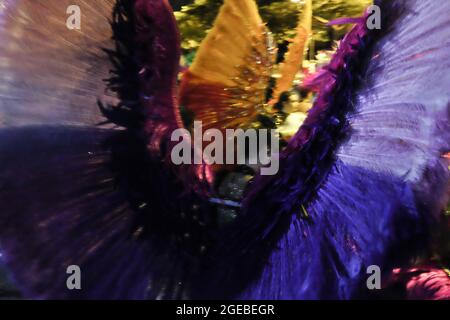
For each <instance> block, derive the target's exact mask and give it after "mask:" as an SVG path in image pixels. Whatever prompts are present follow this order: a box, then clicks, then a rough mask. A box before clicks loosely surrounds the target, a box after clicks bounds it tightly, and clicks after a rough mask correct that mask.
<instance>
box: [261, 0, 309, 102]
mask: <svg viewBox="0 0 450 320" xmlns="http://www.w3.org/2000/svg"><path fill="white" fill-rule="evenodd" d="M311 30H312V0H306V3H305V7H304V10H303V12H302V14H301V15H300V18H299V23H298V26H297V34H296V36H295V38H294V39H293V40H292V42H291V44H290V45H289V49H288V52H287V54H286V58H285V61H284V63H283V64H282V66H281V68H280V78H279V79H278V81H277V83H276V86H275V89H274V92H273V94H272V100H271V101H270V104H271V105H273V104H275V103H276V102H278V100H279V99H280V96H281V94H282V93H283V92H285V91H288V90H290V89H291V88H292V84H293V82H294V80H295V77H296V75H297V73H298V72H299V70H300V69H301V67H302V65H303V58H304V56H305V51H306V50H305V49H306V48H307V46H308V42H309V39H310V34H311Z"/></svg>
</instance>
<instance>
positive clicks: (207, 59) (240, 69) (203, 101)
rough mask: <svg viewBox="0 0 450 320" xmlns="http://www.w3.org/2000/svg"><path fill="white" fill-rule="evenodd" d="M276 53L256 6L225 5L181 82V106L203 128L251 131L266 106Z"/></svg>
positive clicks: (239, 1)
mask: <svg viewBox="0 0 450 320" xmlns="http://www.w3.org/2000/svg"><path fill="white" fill-rule="evenodd" d="M275 51H276V50H275V47H274V46H273V44H272V43H271V37H270V34H269V32H268V30H267V28H266V26H265V25H264V23H263V21H262V19H261V17H260V15H259V12H258V8H257V6H256V3H255V2H254V0H225V3H224V4H223V6H222V8H221V9H220V12H219V15H218V17H217V19H216V21H215V23H214V26H213V28H212V30H211V31H210V32H209V33H208V35H207V37H206V38H205V40H204V41H203V42H202V44H201V46H200V48H199V50H198V52H197V55H196V58H195V60H194V62H193V64H192V66H191V68H190V69H189V71H187V72H186V73H185V75H184V76H183V80H182V84H181V87H180V104H181V105H182V106H183V107H185V108H186V109H187V110H189V111H191V112H193V113H194V116H195V119H196V120H201V121H202V122H203V125H204V127H207V128H208V127H209V128H218V129H234V128H245V127H249V126H250V125H251V124H252V123H253V122H254V120H255V117H256V115H257V114H258V109H259V108H260V107H262V106H263V105H264V103H265V102H266V89H267V85H268V83H269V80H270V77H271V75H272V67H273V64H274V59H275Z"/></svg>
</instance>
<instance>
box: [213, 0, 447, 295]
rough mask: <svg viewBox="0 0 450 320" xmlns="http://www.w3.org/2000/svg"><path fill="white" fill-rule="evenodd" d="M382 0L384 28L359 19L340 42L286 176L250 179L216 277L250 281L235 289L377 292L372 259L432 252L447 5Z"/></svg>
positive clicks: (439, 187)
mask: <svg viewBox="0 0 450 320" xmlns="http://www.w3.org/2000/svg"><path fill="white" fill-rule="evenodd" d="M376 4H377V5H378V6H379V7H380V8H381V14H382V27H381V30H376V29H374V30H369V29H368V28H367V25H366V22H365V19H361V20H360V22H359V23H358V24H357V25H356V26H355V27H354V29H353V30H352V31H351V32H350V34H348V35H347V37H346V38H345V39H344V40H343V41H342V43H341V45H340V48H339V49H338V52H337V54H336V55H335V57H334V58H333V60H332V62H331V63H330V65H329V66H328V67H326V69H325V70H326V72H325V75H324V74H322V75H321V89H320V93H319V96H318V98H317V101H316V103H315V105H314V107H313V109H312V110H311V112H310V114H309V117H308V119H307V120H306V123H305V124H304V125H303V127H302V128H301V129H300V131H299V132H298V134H297V135H296V136H295V137H294V138H293V139H292V141H291V142H290V145H289V146H288V148H287V150H286V151H285V152H284V153H282V155H281V157H282V160H281V163H280V173H279V174H278V175H277V176H275V177H273V178H265V177H260V178H257V179H256V180H255V181H254V182H253V185H254V186H253V187H251V188H250V190H249V193H248V195H247V198H246V199H245V200H244V204H245V205H244V209H243V213H242V215H243V216H242V217H241V220H240V221H239V223H240V225H239V226H237V227H236V228H235V229H234V230H229V234H228V235H229V236H228V237H226V240H225V243H224V245H223V251H226V252H228V253H229V254H228V256H227V258H226V261H227V263H228V264H229V266H228V268H227V270H228V272H224V274H222V275H221V278H220V279H221V280H219V281H223V279H228V280H232V279H235V278H241V279H242V280H244V279H249V278H252V279H253V280H252V283H251V284H250V285H246V286H245V287H244V286H241V287H240V286H235V285H233V284H232V285H230V286H228V287H227V289H228V290H229V292H230V293H231V294H233V295H237V296H238V297H240V298H251V299H268V298H269V299H350V298H355V297H369V296H370V291H369V290H368V287H367V285H366V280H367V279H368V277H369V276H370V274H368V273H367V271H368V267H369V266H371V265H376V266H378V267H380V269H381V271H382V272H383V274H385V275H387V274H389V273H390V271H391V270H392V268H393V267H394V266H403V265H404V264H407V263H408V262H410V261H411V259H412V258H413V257H414V256H415V254H417V253H418V252H419V251H420V250H425V249H426V248H427V244H428V242H427V241H428V240H429V235H430V234H431V230H432V228H433V225H434V224H435V223H436V222H437V221H438V219H437V218H438V216H439V215H440V214H442V213H443V212H444V208H445V206H446V204H447V203H448V195H449V181H450V180H449V178H450V176H449V171H448V161H446V160H445V159H444V157H443V156H444V154H445V153H446V152H448V150H449V149H450V123H449V120H450V90H449V85H450V72H449V70H450V64H449V58H450V51H449V45H450V18H449V16H448V14H446V12H448V10H449V9H450V3H449V2H448V1H444V0H443V1H422V0H420V1H410V0H408V1H402V0H396V1H376ZM225 236H226V235H225ZM227 247H228V249H227ZM224 282H225V283H227V282H226V281H224ZM228 283H233V282H231V281H229V282H228ZM245 283H246V284H247V283H248V282H245Z"/></svg>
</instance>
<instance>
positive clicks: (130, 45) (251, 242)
mask: <svg viewBox="0 0 450 320" xmlns="http://www.w3.org/2000/svg"><path fill="white" fill-rule="evenodd" d="M72 2H73V1H71V2H70V3H69V1H65V0H64V1H60V0H58V1H47V2H45V3H44V2H35V1H33V2H31V1H26V0H16V1H13V0H6V1H5V5H4V9H3V10H2V11H0V19H1V20H0V39H1V41H2V44H3V46H2V48H1V49H0V61H1V64H0V74H2V78H1V80H0V125H1V129H0V163H1V170H0V203H1V204H2V207H1V219H0V246H1V247H2V250H3V255H4V260H5V263H6V264H7V266H8V267H9V268H10V269H11V271H12V274H13V278H14V281H15V282H16V283H17V285H18V287H19V288H20V289H21V291H22V292H23V294H24V295H25V296H27V297H33V298H59V299H63V298H84V299H89V298H106V299H117V298H126V299H145V298H149V299H157V298H158V299H174V298H183V299H189V298H193V299H197V298H235V299H236V298H249V299H352V298H359V297H364V296H366V295H367V294H368V293H367V288H366V287H365V284H366V281H365V280H366V277H367V274H366V270H367V267H368V266H370V265H378V266H380V268H381V270H383V272H385V273H386V274H388V273H390V270H392V268H393V267H398V266H403V265H407V264H408V263H409V261H410V259H411V258H412V257H414V255H415V254H416V253H417V251H419V250H421V249H424V248H425V247H426V245H427V239H428V237H429V235H430V232H431V230H432V228H433V225H434V224H435V221H436V220H437V217H438V216H439V214H441V213H442V211H443V210H444V208H445V206H446V204H447V202H448V194H449V185H448V183H449V172H448V165H449V164H448V160H447V159H446V158H445V157H444V154H446V153H448V152H449V150H450V139H449V138H450V133H449V132H450V131H449V129H450V128H449V127H450V124H449V117H450V110H449V101H450V92H449V91H448V85H449V84H450V73H449V72H448V71H449V68H450V66H449V63H448V61H450V60H449V59H448V58H449V52H450V51H449V50H448V47H449V46H450V42H449V41H450V39H449V37H448V35H449V33H450V18H449V17H448V15H447V14H446V12H448V10H449V9H450V3H448V1H445V0H442V1H436V0H433V1H431V0H425V1H423V0H421V1H419V0H408V1H406V0H395V1H376V2H375V3H376V4H377V5H379V6H380V7H381V11H382V13H383V15H382V17H383V20H382V28H381V30H368V28H367V26H366V23H365V20H364V19H363V18H361V19H360V20H358V21H356V22H357V23H356V25H355V27H354V28H353V30H352V31H351V32H350V33H349V34H348V35H347V36H346V38H345V39H344V40H343V41H342V43H341V45H340V47H339V49H338V51H337V53H336V55H335V56H334V58H333V60H332V62H331V63H330V65H329V66H328V67H327V68H326V71H327V72H326V73H325V74H324V77H322V79H325V80H324V81H322V82H320V87H319V94H318V98H317V101H316V103H315V105H314V107H313V109H312V110H311V111H310V113H309V115H308V117H307V119H306V121H305V123H304V125H303V126H302V127H301V128H300V130H299V131H298V133H297V134H296V135H295V136H294V137H293V139H291V141H290V142H289V145H288V147H287V148H286V150H285V151H283V153H282V154H281V167H280V172H279V173H278V174H277V175H275V176H272V177H264V176H258V177H256V178H255V179H253V181H252V182H251V183H250V184H249V186H248V188H247V190H246V194H245V196H244V198H243V199H242V206H241V208H240V209H239V214H238V216H237V218H236V219H235V220H233V221H232V222H230V223H227V224H225V225H221V224H219V223H217V214H216V213H217V210H216V209H217V208H216V207H215V205H214V204H213V203H211V201H210V197H211V190H210V186H209V185H208V184H207V183H205V180H207V176H208V173H209V172H210V171H208V167H207V166H204V165H200V166H188V165H185V166H174V165H173V164H172V163H171V161H170V157H169V156H170V151H171V149H172V147H173V145H174V143H173V142H172V141H171V139H170V135H171V133H172V132H173V131H174V130H175V129H177V128H180V127H183V121H182V119H181V116H180V113H179V108H178V104H179V103H178V96H177V76H178V69H179V68H178V67H179V51H180V50H179V35H178V31H177V27H176V22H175V19H174V17H173V14H172V11H171V8H170V5H169V4H168V2H167V1H166V0H118V1H103V2H101V3H100V4H96V5H95V6H94V5H93V4H92V3H91V2H90V1H84V0H83V1H82V0H80V1H78V3H79V5H80V7H81V11H82V12H83V17H84V20H83V21H84V22H83V25H82V29H81V31H71V30H68V29H67V28H66V25H65V21H63V20H61V19H59V18H56V17H59V13H60V12H65V9H66V8H67V6H68V5H70V4H73V3H72ZM437 2H439V4H437ZM111 14H112V16H113V19H112V25H110V24H109V22H108V18H110V16H111ZM221 15H222V16H224V15H230V16H232V17H234V19H237V20H238V21H240V20H239V19H242V18H243V17H247V19H248V25H245V26H247V28H250V29H251V30H252V31H253V32H248V30H247V29H246V28H244V27H242V25H239V27H236V24H235V23H234V22H238V21H234V20H230V21H229V22H228V24H225V23H224V20H221V19H220V16H221ZM49 17H54V19H49ZM233 21H234V22H233ZM111 27H112V28H111ZM219 27H220V28H219ZM216 28H218V29H225V30H226V29H230V31H227V32H226V33H228V34H230V33H231V32H232V31H233V32H234V36H235V37H236V39H241V40H242V41H237V40H236V42H233V43H231V44H230V46H231V45H233V44H236V45H238V44H239V45H242V46H243V47H242V48H241V49H240V50H237V49H236V51H235V50H232V51H231V52H233V53H235V54H238V53H242V52H253V53H254V54H253V55H250V56H247V55H246V56H239V55H237V56H231V57H230V56H228V57H226V58H227V59H229V61H230V64H234V65H238V66H239V65H241V66H242V67H241V68H237V69H234V68H231V67H230V66H229V65H226V64H217V65H216V66H214V65H211V63H213V61H207V60H202V59H201V56H202V51H200V52H199V58H198V59H199V60H198V61H197V62H195V63H194V65H193V66H192V68H191V70H190V71H189V72H190V73H188V75H187V76H186V78H185V79H184V80H183V82H184V84H182V90H181V92H180V99H181V100H183V99H185V100H183V102H185V101H187V102H185V103H186V106H187V107H190V108H192V109H193V110H194V111H197V112H198V113H197V116H198V117H200V118H202V119H204V120H205V121H208V123H212V124H213V125H214V126H219V127H220V126H224V127H245V126H247V123H248V119H249V118H250V117H253V116H254V115H255V106H256V105H259V103H261V102H264V99H262V94H261V92H262V84H265V83H264V81H267V78H268V75H269V73H267V71H266V70H265V68H266V67H269V63H268V61H269V60H270V59H269V58H268V57H270V51H271V50H270V46H267V45H266V43H267V42H266V40H267V32H266V31H264V28H263V25H262V21H261V19H260V18H259V15H258V12H257V7H256V5H255V4H254V2H253V0H246V1H243V0H239V1H237V0H226V1H225V4H224V9H223V10H222V11H221V13H220V14H219V20H218V22H217V24H216ZM231 30H232V31H231ZM111 31H112V32H111ZM214 32H216V31H213V32H212V33H211V34H213V35H214V34H215V33H214ZM248 37H251V41H246V40H245V39H248ZM213 40H214V39H211V38H207V39H206V40H205V43H206V44H208V41H213ZM205 46H206V45H205ZM218 48H220V47H218ZM105 49H106V50H105ZM223 50H225V49H220V50H217V51H213V50H212V49H211V53H210V54H211V55H217V56H219V55H224V53H223V52H222V51H223ZM205 54H207V53H205ZM249 57H250V59H254V60H250V62H251V64H244V63H241V62H247V61H249V60H247V59H249ZM225 60H226V59H225ZM225 60H224V59H221V60H220V61H221V63H223V61H225ZM239 61H241V62H239ZM236 62H239V63H237V64H236ZM255 62H256V65H258V66H259V67H257V68H256V69H255V68H254V64H255ZM258 62H260V63H258ZM244 65H245V66H246V67H248V68H249V69H248V70H247V74H248V72H252V75H254V76H255V77H256V79H257V81H256V83H254V82H252V83H251V86H250V87H251V91H250V93H249V94H251V96H252V98H251V99H253V98H255V99H256V98H257V99H258V104H255V102H254V101H253V100H251V103H250V104H245V103H243V101H236V104H237V105H233V107H236V109H238V110H236V111H235V112H237V113H236V115H239V116H236V118H239V119H240V120H239V121H234V119H233V117H231V116H229V117H226V118H225V120H226V121H221V119H212V118H211V117H210V116H209V117H208V115H207V114H206V113H205V114H202V107H201V106H200V105H198V104H197V103H196V102H197V101H198V100H196V99H197V98H196V91H195V88H196V87H195V86H192V84H197V83H198V82H201V81H204V80H207V81H210V83H206V84H202V85H205V86H210V87H208V88H210V89H211V90H206V92H208V93H210V94H211V99H210V100H208V102H214V101H216V100H217V101H216V102H217V103H218V107H219V108H224V109H225V110H226V112H231V110H230V109H229V104H228V103H229V101H230V100H229V99H230V97H229V95H228V93H229V92H230V91H228V92H226V91H225V92H226V94H224V93H223V92H222V93H220V94H219V93H218V92H219V90H217V88H218V87H220V86H223V85H224V84H225V85H227V87H231V88H232V90H231V92H232V93H233V94H232V95H231V99H234V97H235V95H234V93H235V92H236V91H234V90H238V91H239V93H242V92H245V91H246V87H242V86H243V85H246V82H247V80H248V79H241V80H246V81H245V83H242V82H240V81H237V82H236V81H231V80H230V78H229V77H230V76H231V75H233V76H234V75H235V74H236V72H244V73H245V71H246V67H244ZM196 70H201V72H199V73H198V74H196ZM232 70H234V73H232ZM200 77H203V78H202V79H199V78H200ZM104 79H109V80H108V82H107V83H106V84H105V83H104V81H103V80H104ZM252 79H253V78H252ZM219 80H220V81H219ZM230 81H231V82H230ZM189 82H190V83H189ZM219 83H220V85H218V84H219ZM183 85H184V87H183ZM105 87H107V88H109V91H106V92H105ZM190 88H194V89H192V90H193V91H190ZM223 95H226V99H225V101H226V103H225V104H223V105H222V104H221V103H222V101H224V100H221V98H222V96H223ZM247 100H249V99H244V101H247ZM97 104H99V105H100V108H97ZM233 104H234V103H233ZM242 106H245V108H242ZM100 111H102V112H100ZM241 112H242V113H241ZM213 115H214V114H213ZM106 120H107V121H106ZM99 124H100V125H99ZM199 173H201V174H199ZM70 265H78V266H80V268H81V270H82V275H83V278H82V283H83V290H81V291H76V290H75V291H70V290H67V287H66V280H67V274H66V270H67V267H68V266H70Z"/></svg>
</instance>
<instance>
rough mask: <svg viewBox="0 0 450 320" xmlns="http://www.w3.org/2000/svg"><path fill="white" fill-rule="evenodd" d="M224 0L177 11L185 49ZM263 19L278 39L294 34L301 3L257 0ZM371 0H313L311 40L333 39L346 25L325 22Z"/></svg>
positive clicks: (356, 11)
mask: <svg viewBox="0 0 450 320" xmlns="http://www.w3.org/2000/svg"><path fill="white" fill-rule="evenodd" d="M222 3H223V0H195V1H194V2H193V3H192V4H190V5H187V6H183V8H182V10H181V11H178V12H176V13H175V14H176V17H177V20H178V24H179V27H180V30H181V34H182V39H183V48H184V49H188V50H190V49H196V48H197V47H198V46H199V45H200V42H201V41H202V39H203V38H204V37H205V35H206V32H207V31H208V30H209V29H210V28H211V27H212V25H213V23H214V20H215V18H216V16H217V13H218V11H219V9H220V6H221V5H222ZM257 3H258V7H259V10H260V13H261V16H262V18H263V20H264V21H265V22H266V23H267V25H268V27H269V29H270V30H271V31H272V33H273V34H274V36H275V39H276V40H277V41H278V42H283V41H284V40H286V39H287V38H291V37H293V36H294V34H295V27H296V25H297V19H298V13H299V11H300V10H301V8H302V7H303V6H302V3H301V1H300V2H299V3H296V2H293V1H291V0H257ZM370 3H371V0H313V8H314V17H315V19H314V20H313V21H314V24H313V33H314V40H315V41H316V42H317V43H318V45H319V47H326V46H329V45H330V44H331V41H332V40H333V39H337V38H339V37H341V36H342V35H343V34H344V33H345V31H346V28H331V27H328V26H326V22H327V21H329V20H333V19H336V18H340V17H353V16H359V15H361V13H362V12H363V10H364V8H365V7H367V6H368V5H370Z"/></svg>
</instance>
